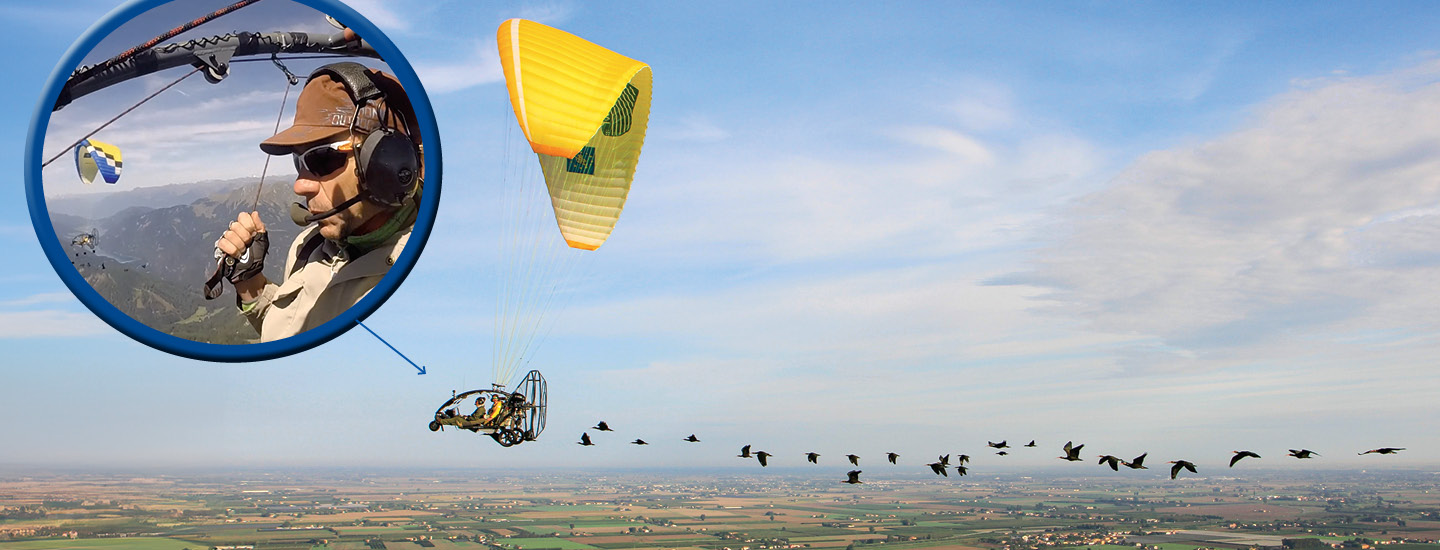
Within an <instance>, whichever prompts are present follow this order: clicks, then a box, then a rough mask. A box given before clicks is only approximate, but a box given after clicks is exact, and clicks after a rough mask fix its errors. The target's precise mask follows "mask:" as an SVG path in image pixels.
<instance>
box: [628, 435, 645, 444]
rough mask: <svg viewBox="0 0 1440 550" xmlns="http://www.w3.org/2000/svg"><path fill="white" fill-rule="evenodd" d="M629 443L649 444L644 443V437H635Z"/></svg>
mask: <svg viewBox="0 0 1440 550" xmlns="http://www.w3.org/2000/svg"><path fill="white" fill-rule="evenodd" d="M630 444H631V445H649V443H646V442H645V440H644V439H640V438H638V437H637V438H635V441H631V442H630Z"/></svg>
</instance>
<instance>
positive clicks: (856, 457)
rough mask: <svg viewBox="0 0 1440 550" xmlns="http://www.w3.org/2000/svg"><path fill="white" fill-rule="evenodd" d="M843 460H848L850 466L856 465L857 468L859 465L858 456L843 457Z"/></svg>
mask: <svg viewBox="0 0 1440 550" xmlns="http://www.w3.org/2000/svg"><path fill="white" fill-rule="evenodd" d="M845 458H848V459H850V463H851V464H854V465H856V466H859V465H860V457H859V456H856V455H845Z"/></svg>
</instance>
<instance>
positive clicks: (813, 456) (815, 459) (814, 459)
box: [805, 453, 820, 464]
mask: <svg viewBox="0 0 1440 550" xmlns="http://www.w3.org/2000/svg"><path fill="white" fill-rule="evenodd" d="M805 460H809V461H810V463H811V464H819V463H820V453H805Z"/></svg>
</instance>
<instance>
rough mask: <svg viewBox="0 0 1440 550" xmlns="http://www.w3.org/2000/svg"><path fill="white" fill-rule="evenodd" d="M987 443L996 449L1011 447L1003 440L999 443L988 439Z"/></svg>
mask: <svg viewBox="0 0 1440 550" xmlns="http://www.w3.org/2000/svg"><path fill="white" fill-rule="evenodd" d="M985 444H986V445H989V446H991V447H994V448H996V449H1009V448H1010V446H1009V445H1006V444H1005V442H1004V441H1001V442H999V443H996V442H994V441H986V442H985Z"/></svg>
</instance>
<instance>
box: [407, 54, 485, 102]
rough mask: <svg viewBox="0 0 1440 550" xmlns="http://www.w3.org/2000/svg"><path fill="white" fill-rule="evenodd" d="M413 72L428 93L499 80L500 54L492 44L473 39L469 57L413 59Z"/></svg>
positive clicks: (465, 87)
mask: <svg viewBox="0 0 1440 550" xmlns="http://www.w3.org/2000/svg"><path fill="white" fill-rule="evenodd" d="M414 66H415V72H416V74H418V75H419V76H420V82H421V83H423V84H424V85H425V92H426V93H429V94H444V93H449V92H456V91H460V90H465V89H468V88H472V87H475V86H479V85H483V84H490V83H494V82H502V81H504V80H505V75H504V73H503V72H502V71H501V68H500V54H499V53H497V52H496V50H495V47H494V45H493V44H487V43H484V42H480V43H476V44H475V46H474V47H473V48H472V49H471V52H470V55H469V57H467V58H465V59H461V60H457V61H449V62H444V63H436V62H430V61H426V62H419V61H417V62H415V63H414Z"/></svg>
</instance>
